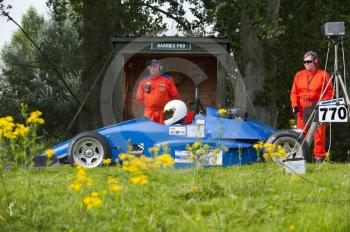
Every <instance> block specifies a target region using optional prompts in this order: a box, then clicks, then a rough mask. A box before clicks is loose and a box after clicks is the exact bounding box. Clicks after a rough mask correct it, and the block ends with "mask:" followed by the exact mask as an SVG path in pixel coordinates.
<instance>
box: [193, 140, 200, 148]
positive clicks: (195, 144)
mask: <svg viewBox="0 0 350 232" xmlns="http://www.w3.org/2000/svg"><path fill="white" fill-rule="evenodd" d="M201 145H202V143H201V142H199V141H197V142H195V143H194V144H192V148H193V149H198V148H199V147H200V146H201Z"/></svg>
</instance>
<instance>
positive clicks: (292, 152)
mask: <svg viewBox="0 0 350 232" xmlns="http://www.w3.org/2000/svg"><path fill="white" fill-rule="evenodd" d="M266 143H270V144H274V145H280V146H282V148H283V149H284V150H285V151H286V153H287V154H288V155H289V158H293V157H296V158H304V159H305V160H306V161H307V162H311V161H312V159H311V156H310V149H309V146H308V144H307V142H306V141H305V142H304V143H303V136H301V135H300V133H298V132H296V131H293V130H280V131H277V132H275V133H274V134H272V135H271V136H270V137H269V138H268V139H267V140H266Z"/></svg>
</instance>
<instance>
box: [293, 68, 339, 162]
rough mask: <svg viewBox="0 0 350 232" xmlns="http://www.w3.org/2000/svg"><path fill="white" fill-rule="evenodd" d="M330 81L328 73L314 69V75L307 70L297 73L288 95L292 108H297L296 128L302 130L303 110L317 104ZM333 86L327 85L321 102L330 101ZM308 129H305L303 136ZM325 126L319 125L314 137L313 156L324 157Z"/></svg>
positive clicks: (303, 123) (303, 124)
mask: <svg viewBox="0 0 350 232" xmlns="http://www.w3.org/2000/svg"><path fill="white" fill-rule="evenodd" d="M329 81H330V76H329V73H327V72H326V71H324V70H320V69H316V71H315V72H314V73H312V72H310V71H308V70H302V71H300V72H298V73H297V74H296V75H295V77H294V82H293V87H292V90H291V93H290V101H291V105H292V107H293V108H294V107H298V110H299V113H298V117H297V127H298V128H304V126H305V122H304V120H303V117H304V109H305V107H308V106H312V104H313V103H317V102H318V100H319V98H320V96H321V93H322V92H323V91H324V89H325V88H326V86H327V83H328V82H329ZM332 97H333V85H332V83H329V85H328V87H327V89H326V91H325V93H324V95H323V97H322V99H321V100H328V99H332ZM308 129H309V127H307V128H305V134H306V133H307V131H308ZM325 140H326V126H325V125H324V124H321V125H320V126H319V127H318V128H317V130H316V132H315V135H314V156H315V157H325V144H326V142H325Z"/></svg>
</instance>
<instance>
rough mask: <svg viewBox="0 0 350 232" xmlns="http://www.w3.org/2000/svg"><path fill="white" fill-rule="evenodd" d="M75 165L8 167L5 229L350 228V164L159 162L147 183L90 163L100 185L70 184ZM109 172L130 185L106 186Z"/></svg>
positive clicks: (1, 222)
mask: <svg viewBox="0 0 350 232" xmlns="http://www.w3.org/2000/svg"><path fill="white" fill-rule="evenodd" d="M75 174H76V170H75V169H74V168H71V167H66V166H62V167H59V168H46V169H39V170H35V169H34V170H29V171H21V170H17V171H11V172H3V173H2V174H1V177H0V231H350V220H349V219H350V165H349V164H329V163H326V164H325V165H323V166H322V167H321V168H318V166H316V165H310V166H308V171H307V174H306V175H304V176H303V177H305V178H306V179H307V180H309V181H310V182H309V181H307V180H304V179H303V178H301V177H299V176H295V175H287V174H285V173H283V172H282V170H281V168H280V166H278V165H276V164H271V163H270V164H255V165H246V166H237V167H229V168H207V169H202V168H195V169H180V170H174V169H156V170H152V171H150V173H148V174H149V182H148V184H146V185H144V186H139V185H132V184H131V183H130V182H129V179H128V178H126V176H125V175H126V174H125V172H122V171H121V169H120V168H119V167H103V168H97V169H93V170H87V175H88V176H89V177H91V178H92V179H93V180H94V184H93V186H90V187H88V186H84V188H83V190H82V192H74V191H72V190H69V189H68V186H69V184H70V183H71V179H72V178H74V176H75ZM108 176H114V177H119V178H120V185H122V186H123V187H124V190H123V191H122V192H120V193H107V194H106V195H102V196H101V200H102V204H101V205H100V206H99V207H96V208H93V209H90V210H86V208H85V207H84V204H83V199H84V197H86V196H87V195H89V194H90V193H91V192H93V191H102V190H106V189H107V188H108V187H106V186H107V184H106V179H107V177H108Z"/></svg>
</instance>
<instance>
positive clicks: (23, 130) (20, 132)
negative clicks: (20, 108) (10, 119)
mask: <svg viewBox="0 0 350 232" xmlns="http://www.w3.org/2000/svg"><path fill="white" fill-rule="evenodd" d="M28 132H29V127H26V126H24V125H23V124H19V123H17V124H16V129H15V131H14V134H15V135H16V136H21V137H24V136H26V135H27V134H28Z"/></svg>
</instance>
